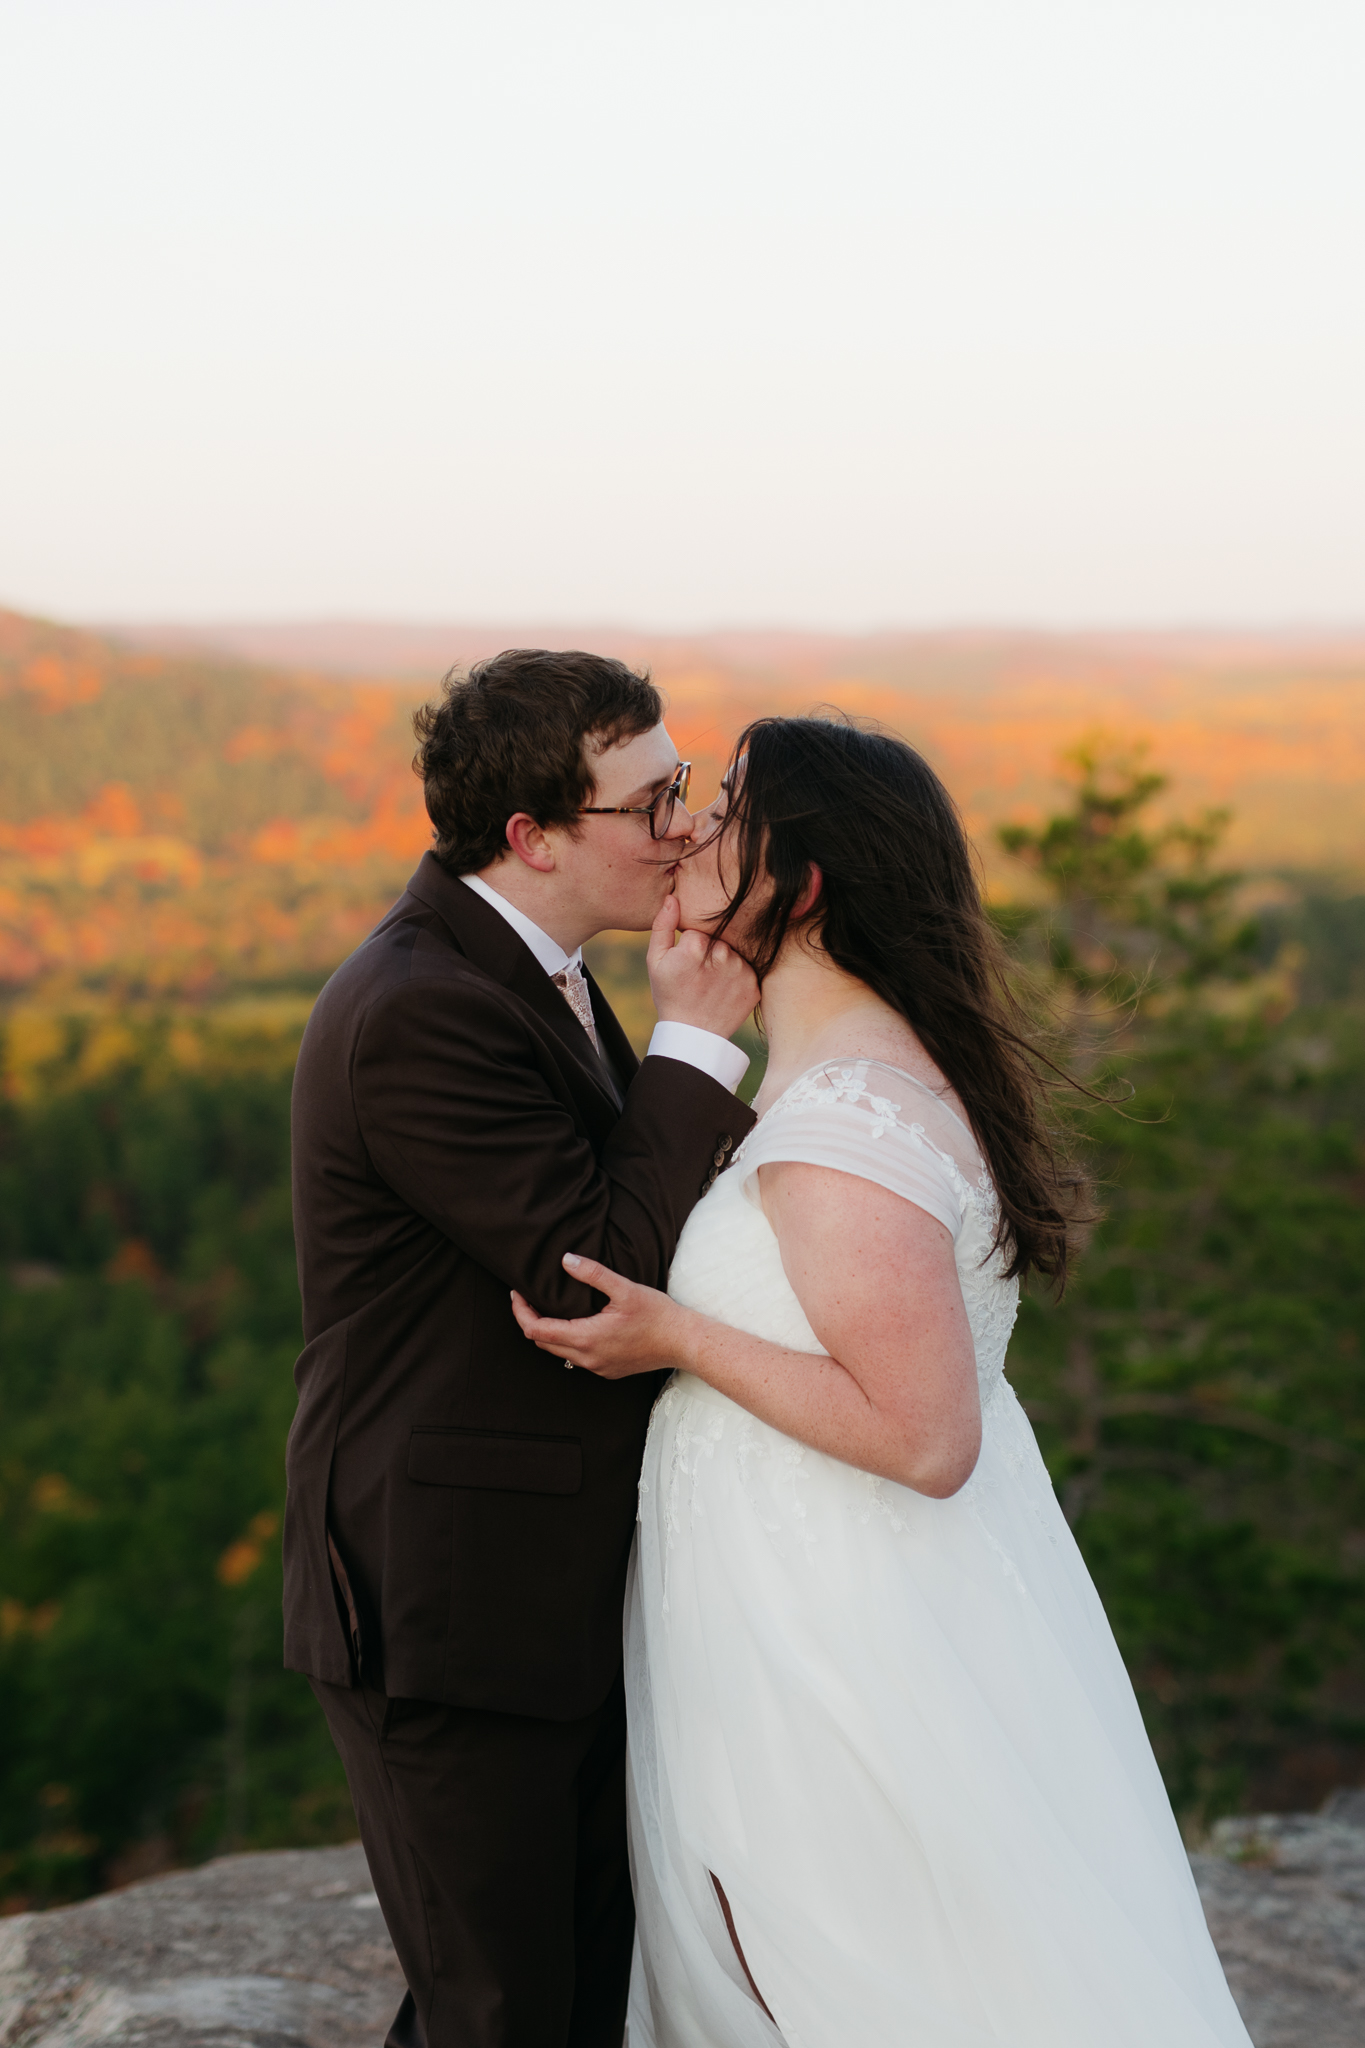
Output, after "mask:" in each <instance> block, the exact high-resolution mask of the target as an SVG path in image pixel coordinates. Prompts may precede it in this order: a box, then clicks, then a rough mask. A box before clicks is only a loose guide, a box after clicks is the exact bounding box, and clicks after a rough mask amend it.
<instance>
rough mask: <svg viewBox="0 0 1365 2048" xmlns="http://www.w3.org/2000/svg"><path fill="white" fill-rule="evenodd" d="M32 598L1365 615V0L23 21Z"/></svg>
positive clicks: (11, 310)
mask: <svg viewBox="0 0 1365 2048" xmlns="http://www.w3.org/2000/svg"><path fill="white" fill-rule="evenodd" d="M0 301H2V303H0V315H2V317H0V603H8V604H11V605H15V606H18V607H20V608H21V609H26V610H44V611H47V612H49V613H52V614H55V615H58V616H62V617H67V618H88V619H95V618H98V619H118V618H125V619H129V618H139V617H140V618H151V617H162V618H181V619H195V618H217V619H228V618H248V617H256V618H260V617H281V618H284V617H293V616H319V615H328V614H346V615H353V616H372V617H392V618H413V619H420V618H445V619H459V618H465V619H480V618H498V619H522V618H524V619H527V620H531V619H536V618H553V619H556V620H561V621H569V620H579V619H581V620H595V621H606V620H612V621H619V622H621V623H628V624H636V625H643V626H654V627H671V628H687V627H706V626H717V625H722V624H731V625H733V624H756V625H768V624H787V625H796V626H835V627H854V628H857V627H872V626H895V625H921V624H936V625H937V624H964V623H982V624H1008V623H1039V624H1050V625H1062V626H1066V625H1093V624H1129V625H1170V624H1199V623H1208V624H1216V623H1230V622H1241V623H1247V624H1258V623H1266V624H1291V623H1319V624H1350V623H1357V624H1358V623H1361V622H1365V4H1362V0H894V4H893V0H823V4H811V0H724V4H717V0H482V4H480V5H477V6H473V5H469V4H464V0H442V4H428V0H383V4H377V0H161V4H156V0H0Z"/></svg>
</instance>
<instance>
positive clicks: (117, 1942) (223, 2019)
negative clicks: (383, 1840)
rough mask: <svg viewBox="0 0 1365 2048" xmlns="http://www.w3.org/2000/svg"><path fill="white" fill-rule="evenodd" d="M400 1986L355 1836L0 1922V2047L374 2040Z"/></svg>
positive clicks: (283, 2047) (276, 2045)
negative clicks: (337, 1844)
mask: <svg viewBox="0 0 1365 2048" xmlns="http://www.w3.org/2000/svg"><path fill="white" fill-rule="evenodd" d="M402 1996H403V1979H402V1975H401V1973H400V1971H399V1968H398V1963H397V1961H396V1959H395V1957H394V1953H393V1949H392V1947H391V1945H390V1943H389V1938H388V1935H387V1934H386V1932H385V1930H384V1922H383V1919H382V1917H381V1915H380V1912H379V1901H378V1900H377V1899H376V1897H375V1895H374V1892H373V1890H372V1889H371V1886H370V1873H369V1871H368V1870H367V1869H366V1867H365V1857H364V1854H363V1852H362V1850H361V1848H360V1844H359V1843H358V1842H357V1843H354V1844H353V1845H352V1846H350V1847H348V1848H345V1849H298V1850H295V1849H282V1850H277V1851H275V1852H274V1853H273V1854H270V1855H264V1856H225V1857H223V1858H222V1859H221V1860H220V1861H219V1862H217V1863H206V1864H205V1865H204V1866H203V1867H202V1868H201V1869H199V1870H184V1871H177V1872H176V1873H175V1874H174V1875H173V1876H171V1877H160V1878H156V1879H154V1880H152V1881H151V1882H150V1883H148V1884H139V1885H130V1886H129V1887H128V1888H127V1890H125V1891H118V1892H106V1893H104V1895H103V1896H102V1897H100V1898H97V1899H90V1900H88V1901H87V1902H86V1903H85V1904H84V1905H81V1906H64V1907H62V1908H60V1909H59V1910H58V1911H56V1912H51V1913H24V1914H21V1915H19V1916H18V1917H17V1918H15V1919H12V1920H0V2043H2V2044H3V2048H96V2044H97V2043H105V2042H107V2043H109V2044H111V2048H114V2044H117V2048H134V2044H139V2048H141V2044H145V2048H247V2044H252V2048H379V2044H380V2043H381V2042H382V2041H383V2039H384V2034H385V2031H386V2030H387V2027H388V2024H389V2021H390V2020H391V2019H392V2018H393V2015H394V2012H395V2011H396V2010H397V2007H398V2002H399V2000H400V1999H401V1997H402Z"/></svg>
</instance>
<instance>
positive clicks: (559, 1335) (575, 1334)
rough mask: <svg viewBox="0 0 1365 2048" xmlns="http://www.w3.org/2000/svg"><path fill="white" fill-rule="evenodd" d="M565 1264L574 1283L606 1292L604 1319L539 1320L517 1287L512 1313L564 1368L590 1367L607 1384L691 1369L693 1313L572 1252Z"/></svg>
mask: <svg viewBox="0 0 1365 2048" xmlns="http://www.w3.org/2000/svg"><path fill="white" fill-rule="evenodd" d="M563 1263H564V1270H565V1272H566V1273H568V1274H569V1275H570V1277H571V1278H572V1279H574V1280H581V1281H583V1282H584V1284H585V1285H586V1286H588V1287H593V1288H596V1290H597V1292H598V1293H599V1294H605V1295H606V1297H607V1306H606V1307H605V1308H604V1309H603V1310H602V1311H601V1313H600V1314H599V1315H595V1316H579V1317H578V1318H576V1319H575V1320H573V1321H569V1320H566V1319H565V1318H563V1317H560V1316H538V1315H537V1314H536V1312H535V1310H534V1309H533V1308H532V1307H531V1305H530V1303H529V1302H528V1301H527V1300H526V1299H525V1297H524V1296H523V1295H520V1294H518V1293H517V1291H516V1289H515V1288H514V1289H513V1290H512V1313H513V1315H514V1316H515V1317H516V1319H517V1321H518V1323H520V1325H521V1330H522V1335H523V1336H526V1337H529V1338H530V1340H531V1342H532V1343H533V1344H536V1345H538V1346H539V1347H540V1349H541V1350H542V1351H548V1352H549V1353H550V1355H551V1357H552V1358H562V1359H563V1361H564V1363H565V1365H581V1366H585V1367H586V1368H587V1370H588V1371H589V1372H595V1373H596V1374H597V1376H598V1378H599V1379H604V1380H624V1379H629V1378H631V1377H632V1375H633V1374H635V1373H637V1372H670V1371H672V1369H673V1368H674V1367H675V1366H682V1367H684V1369H685V1368H686V1365H687V1359H688V1344H687V1339H688V1335H689V1326H690V1325H693V1324H696V1323H697V1322H699V1321H700V1320H701V1318H700V1317H698V1316H696V1315H694V1314H693V1312H692V1310H691V1309H686V1308H680V1307H679V1305H678V1303H677V1302H676V1301H670V1300H669V1298H668V1296H667V1295H666V1294H660V1293H659V1291H658V1289H657V1288H654V1287H641V1286H640V1285H639V1283H638V1282H637V1281H634V1280H623V1279H622V1277H621V1275H620V1274H619V1273H613V1272H612V1270H611V1268H610V1267H609V1266H603V1265H600V1264H599V1263H598V1261H597V1260H596V1259H580V1258H578V1257H577V1256H576V1254H575V1253H573V1252H567V1253H566V1254H565V1256H564V1261H563Z"/></svg>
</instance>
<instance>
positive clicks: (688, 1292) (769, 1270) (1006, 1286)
mask: <svg viewBox="0 0 1365 2048" xmlns="http://www.w3.org/2000/svg"><path fill="white" fill-rule="evenodd" d="M778 1160H801V1161H804V1162H806V1163H808V1164H811V1165H815V1166H832V1167H836V1168H838V1169H839V1170H840V1171H843V1172H847V1173H853V1174H857V1175H859V1176H860V1177H861V1178H863V1179H865V1180H871V1181H875V1182H877V1183H878V1185H880V1186H882V1187H886V1188H889V1189H890V1190H891V1191H892V1192H893V1193H894V1194H897V1195H900V1196H901V1197H903V1198H904V1199H905V1200H907V1201H911V1202H914V1203H915V1204H916V1205H917V1206H918V1207H919V1208H922V1209H924V1210H925V1211H926V1212H927V1213H928V1214H929V1215H931V1216H933V1217H935V1218H936V1220H937V1221H938V1222H940V1223H942V1224H943V1225H944V1227H945V1228H946V1229H947V1230H949V1231H950V1232H951V1234H952V1238H953V1256H954V1260H955V1262H956V1265H957V1273H958V1281H959V1284H960V1286H961V1288H962V1299H963V1302H964V1304H965V1307H966V1310H967V1320H968V1323H969V1325H970V1327H971V1332H972V1341H973V1344H974V1346H975V1350H976V1369H977V1378H978V1382H979V1385H980V1390H981V1404H982V1409H983V1411H985V1410H986V1409H988V1408H989V1407H990V1405H991V1402H992V1400H993V1398H994V1397H995V1395H996V1394H997V1393H998V1391H999V1386H1000V1381H1001V1374H1002V1368H1003V1366H1004V1362H1005V1351H1006V1347H1007V1346H1008V1344H1009V1339H1010V1333H1011V1331H1012V1330H1013V1328H1014V1319H1015V1315H1016V1313H1017V1311H1018V1303H1019V1286H1018V1282H1017V1281H1015V1280H1008V1279H1006V1278H1005V1274H1004V1265H1005V1261H1004V1259H1003V1257H1002V1255H1001V1253H1000V1251H999V1250H998V1249H996V1248H995V1231H996V1221H997V1214H998V1211H997V1207H996V1198H995V1192H994V1189H993V1188H992V1186H991V1182H990V1178H989V1175H988V1174H987V1173H986V1171H985V1169H984V1167H983V1165H982V1162H981V1157H980V1154H979V1152H978V1150H977V1147H976V1143H975V1140H974V1139H973V1137H972V1135H971V1132H970V1131H969V1130H968V1129H967V1128H966V1126H965V1125H964V1124H963V1123H962V1121H961V1119H960V1118H959V1117H957V1116H956V1115H955V1114H954V1112H953V1111H952V1110H951V1109H950V1108H949V1107H948V1105H947V1104H946V1103H945V1102H943V1101H942V1100H941V1099H940V1097H939V1096H938V1095H936V1094H935V1093H934V1091H933V1090H932V1089H931V1088H929V1087H928V1086H927V1085H926V1084H925V1083H924V1082H922V1081H918V1080H916V1079H915V1077H914V1076H913V1075H911V1074H905V1073H902V1072H901V1071H900V1069H899V1068H896V1067H889V1066H885V1065H883V1064H882V1063H881V1062H880V1061H874V1060H857V1061H847V1062H845V1061H841V1060H832V1061H826V1062H825V1063H824V1064H823V1065H822V1066H820V1067H815V1068H812V1069H811V1070H810V1072H809V1073H805V1074H802V1075H801V1076H800V1077H799V1078H798V1079H797V1080H796V1081H794V1082H793V1083H792V1085H791V1087H790V1088H788V1089H787V1090H786V1091H785V1093H784V1094H782V1095H781V1096H779V1097H778V1099H777V1101H776V1102H775V1103H773V1105H772V1107H771V1108H770V1109H769V1110H768V1111H767V1113H766V1115H764V1116H763V1117H762V1118H761V1119H760V1121H759V1122H758V1123H757V1124H756V1125H755V1126H754V1129H753V1130H752V1131H751V1132H750V1133H749V1135H748V1137H747V1138H746V1139H745V1140H744V1143H743V1144H742V1145H741V1146H740V1148H739V1150H738V1151H737V1152H736V1154H735V1157H734V1160H733V1163H732V1164H731V1166H730V1168H729V1170H728V1171H727V1172H726V1173H724V1174H722V1175H721V1177H720V1179H719V1180H717V1181H716V1183H715V1185H714V1186H713V1187H712V1189H711V1191H710V1193H709V1194H708V1195H707V1196H706V1197H705V1198H704V1200H703V1201H701V1202H699V1203H698V1205H697V1207H696V1208H695V1209H694V1210H693V1211H692V1214H691V1216H690V1218H689V1219H688V1222H687V1225H686V1228H685V1229H684V1231H683V1233H682V1237H681V1239H680V1240H679V1243H678V1249H677V1252H676V1254H675V1256H674V1260H673V1268H672V1271H671V1273H670V1275H669V1281H668V1291H669V1293H670V1294H671V1295H672V1296H673V1298H674V1299H675V1300H676V1301H680V1302H682V1303H683V1304H684V1306H685V1307H688V1308H695V1309H698V1310H700V1311H701V1313H702V1314H703V1315H709V1316H715V1317H716V1318H718V1319H719V1320H720V1321H721V1322H724V1323H728V1324H730V1325H731V1326H732V1327H733V1328H735V1329H738V1330H745V1331H747V1332H748V1333H749V1334H750V1335H751V1336H755V1337H765V1338H767V1339H768V1340H769V1341H770V1342H772V1343H775V1344H784V1345H787V1346H788V1347H789V1348H790V1349H791V1350H794V1351H822V1350H823V1349H824V1347H823V1345H822V1344H821V1343H820V1341H819V1339H818V1338H817V1337H816V1335H815V1332H814V1331H813V1330H812V1328H811V1326H810V1324H809V1322H808V1321H807V1319H806V1316H805V1313H804V1311H803V1310H802V1307H801V1304H800V1302H799V1301H798V1300H797V1297H796V1294H795V1292H794V1290H793V1288H792V1286H791V1283H790V1281H789V1280H788V1278H787V1275H786V1272H785V1270H784V1268H783V1265H782V1254H781V1250H780V1248H779V1246H778V1242H777V1237H776V1234H775V1233H774V1231H773V1228H772V1226H771V1224H770V1223H769V1222H768V1219H767V1216H766V1215H765V1214H764V1211H763V1206H762V1202H761V1200H760V1198H759V1185H758V1170H759V1168H760V1167H761V1166H765V1165H769V1164H772V1163H775V1162H776V1161H778Z"/></svg>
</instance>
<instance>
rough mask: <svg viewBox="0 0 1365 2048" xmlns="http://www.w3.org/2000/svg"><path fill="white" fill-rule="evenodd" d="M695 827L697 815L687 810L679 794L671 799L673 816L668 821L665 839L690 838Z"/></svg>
mask: <svg viewBox="0 0 1365 2048" xmlns="http://www.w3.org/2000/svg"><path fill="white" fill-rule="evenodd" d="M696 829H697V815H696V812H695V811H689V810H688V808H687V805H686V804H685V803H684V802H683V800H682V798H681V797H680V796H675V797H674V799H673V816H672V817H671V818H670V819H669V821H668V830H667V832H665V834H664V838H665V839H691V838H692V836H693V834H694V833H695V831H696Z"/></svg>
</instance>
